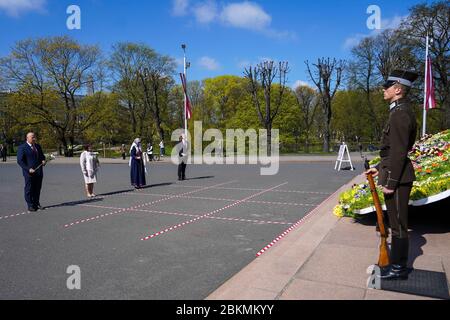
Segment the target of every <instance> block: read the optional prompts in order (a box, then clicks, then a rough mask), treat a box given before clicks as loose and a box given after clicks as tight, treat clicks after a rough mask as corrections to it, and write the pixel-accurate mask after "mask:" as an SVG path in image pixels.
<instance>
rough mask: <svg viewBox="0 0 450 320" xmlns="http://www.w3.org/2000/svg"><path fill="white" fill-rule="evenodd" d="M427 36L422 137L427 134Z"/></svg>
mask: <svg viewBox="0 0 450 320" xmlns="http://www.w3.org/2000/svg"><path fill="white" fill-rule="evenodd" d="M429 40H430V39H429V36H428V32H427V45H426V50H425V92H424V98H423V129H422V137H425V135H426V134H427V89H428V52H429V45H430V41H429Z"/></svg>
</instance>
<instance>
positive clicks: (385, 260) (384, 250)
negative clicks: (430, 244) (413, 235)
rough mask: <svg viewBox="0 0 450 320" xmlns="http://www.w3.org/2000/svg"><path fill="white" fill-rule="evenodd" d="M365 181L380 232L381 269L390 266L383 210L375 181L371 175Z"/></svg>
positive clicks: (367, 163) (366, 162)
mask: <svg viewBox="0 0 450 320" xmlns="http://www.w3.org/2000/svg"><path fill="white" fill-rule="evenodd" d="M364 165H365V168H366V170H369V169H370V165H369V161H368V160H367V159H366V160H365V162H364ZM367 179H368V180H369V186H370V191H371V192H372V198H373V202H374V204H375V209H376V211H377V223H378V228H379V230H380V236H381V243H380V255H379V257H378V266H379V267H381V268H383V267H387V266H389V265H390V259H389V249H388V245H387V238H388V233H387V232H386V228H385V226H384V216H383V210H382V209H381V203H380V198H379V197H378V193H377V188H376V186H375V181H374V179H373V176H372V174H368V175H367Z"/></svg>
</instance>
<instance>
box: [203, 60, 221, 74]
mask: <svg viewBox="0 0 450 320" xmlns="http://www.w3.org/2000/svg"><path fill="white" fill-rule="evenodd" d="M198 64H199V66H200V67H202V68H204V69H206V70H209V71H216V70H219V69H220V65H219V63H218V62H217V61H216V60H215V59H213V58H210V57H201V58H200V59H199V61H198Z"/></svg>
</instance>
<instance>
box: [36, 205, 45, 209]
mask: <svg viewBox="0 0 450 320" xmlns="http://www.w3.org/2000/svg"><path fill="white" fill-rule="evenodd" d="M36 210H45V208H44V207H43V206H41V204H38V205H37V206H36Z"/></svg>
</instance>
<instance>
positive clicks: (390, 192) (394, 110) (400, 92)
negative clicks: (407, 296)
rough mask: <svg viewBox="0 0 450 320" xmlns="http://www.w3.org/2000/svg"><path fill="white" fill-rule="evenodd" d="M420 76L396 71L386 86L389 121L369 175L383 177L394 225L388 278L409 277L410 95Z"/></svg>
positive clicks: (412, 125) (385, 274) (413, 132)
mask: <svg viewBox="0 0 450 320" xmlns="http://www.w3.org/2000/svg"><path fill="white" fill-rule="evenodd" d="M417 78H418V75H417V74H416V73H414V72H409V71H403V70H395V71H393V72H392V74H391V75H390V77H389V78H388V80H387V82H386V83H385V84H384V85H383V87H384V90H383V92H384V99H385V100H386V101H389V102H390V115H389V121H388V123H387V125H386V127H385V128H384V130H383V138H382V145H381V151H380V156H381V162H380V164H379V165H378V166H377V167H376V168H373V169H371V170H369V171H368V172H367V173H368V174H373V175H374V176H379V180H378V183H379V185H380V186H382V187H383V193H384V198H385V202H386V207H387V213H388V218H389V224H390V227H391V234H392V241H391V254H390V260H391V265H390V266H389V267H388V268H384V269H383V270H382V275H381V278H382V279H384V280H406V279H408V273H409V271H408V268H407V264H408V255H409V236H408V206H409V197H410V193H411V189H412V186H413V182H414V181H415V179H416V177H415V174H414V168H413V165H412V163H411V161H410V160H409V159H408V153H409V151H410V150H411V149H412V147H413V145H414V143H415V140H416V136H417V122H416V117H415V115H414V112H413V110H412V107H411V105H410V101H409V100H408V94H409V91H410V89H411V87H412V83H413V82H414V81H415V80H416V79H417Z"/></svg>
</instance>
